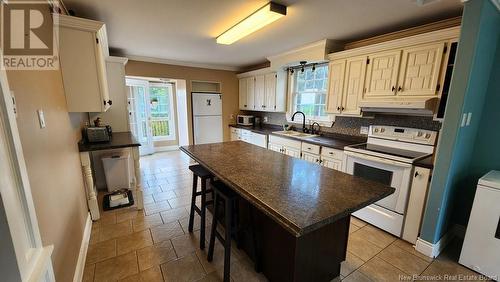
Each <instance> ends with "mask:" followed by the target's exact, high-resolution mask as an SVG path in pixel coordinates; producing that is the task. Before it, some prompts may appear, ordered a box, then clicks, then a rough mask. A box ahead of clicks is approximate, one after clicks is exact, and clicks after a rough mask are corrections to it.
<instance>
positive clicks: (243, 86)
mask: <svg viewBox="0 0 500 282" xmlns="http://www.w3.org/2000/svg"><path fill="white" fill-rule="evenodd" d="M247 102H248V101H247V79H246V78H240V81H239V104H240V110H248V107H247Z"/></svg>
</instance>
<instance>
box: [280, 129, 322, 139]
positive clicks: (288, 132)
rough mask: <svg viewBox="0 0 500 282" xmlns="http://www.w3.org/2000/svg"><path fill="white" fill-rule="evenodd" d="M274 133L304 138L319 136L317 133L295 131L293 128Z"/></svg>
mask: <svg viewBox="0 0 500 282" xmlns="http://www.w3.org/2000/svg"><path fill="white" fill-rule="evenodd" d="M273 133H274V134H278V135H283V136H290V137H295V138H304V139H306V138H312V137H318V136H319V135H316V134H308V133H303V132H298V131H293V130H283V131H274V132H273Z"/></svg>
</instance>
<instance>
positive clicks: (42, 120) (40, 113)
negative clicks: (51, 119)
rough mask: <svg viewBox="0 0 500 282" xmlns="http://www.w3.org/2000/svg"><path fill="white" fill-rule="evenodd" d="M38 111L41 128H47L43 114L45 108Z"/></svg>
mask: <svg viewBox="0 0 500 282" xmlns="http://www.w3.org/2000/svg"><path fill="white" fill-rule="evenodd" d="M37 113H38V121H39V122H40V128H45V116H44V114H43V110H42V109H39V110H37Z"/></svg>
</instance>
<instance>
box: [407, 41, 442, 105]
mask: <svg viewBox="0 0 500 282" xmlns="http://www.w3.org/2000/svg"><path fill="white" fill-rule="evenodd" d="M443 49H444V42H441V43H435V44H425V45H420V46H416V47H411V48H405V49H403V56H402V60H401V70H400V74H399V80H398V89H397V91H398V95H401V96H415V97H418V96H436V95H437V93H438V90H437V85H438V81H439V74H440V67H441V60H442V57H443Z"/></svg>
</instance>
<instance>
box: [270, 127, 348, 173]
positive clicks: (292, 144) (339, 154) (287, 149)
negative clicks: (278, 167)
mask: <svg viewBox="0 0 500 282" xmlns="http://www.w3.org/2000/svg"><path fill="white" fill-rule="evenodd" d="M268 149H269V150H272V151H275V152H278V153H282V154H285V155H289V156H292V157H295V158H301V159H303V160H305V161H308V162H312V163H316V164H319V165H322V166H324V167H328V168H332V169H335V170H339V171H344V157H345V155H344V151H342V150H337V149H333V148H328V147H321V146H319V145H316V144H311V143H307V142H301V141H297V140H291V139H287V138H282V137H277V136H274V135H270V136H269V144H268Z"/></svg>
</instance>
